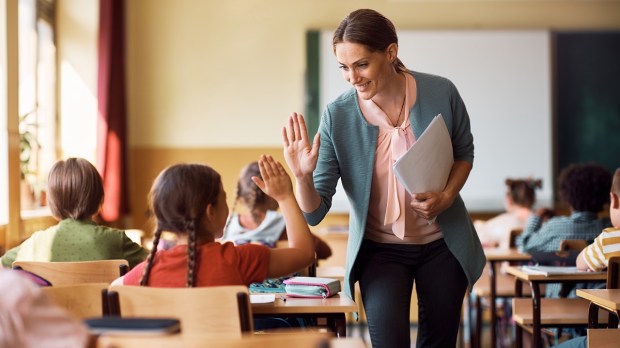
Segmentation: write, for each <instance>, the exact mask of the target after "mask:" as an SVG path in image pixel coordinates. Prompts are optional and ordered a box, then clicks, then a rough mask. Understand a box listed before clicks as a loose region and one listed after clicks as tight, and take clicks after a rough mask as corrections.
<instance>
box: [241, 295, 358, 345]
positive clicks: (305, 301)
mask: <svg viewBox="0 0 620 348" xmlns="http://www.w3.org/2000/svg"><path fill="white" fill-rule="evenodd" d="M285 296H286V295H285V294H276V299H275V301H274V302H272V303H252V315H253V316H254V317H258V318H260V317H284V318H286V317H310V318H326V319H327V325H328V326H329V327H330V328H331V329H333V330H334V332H335V333H336V336H337V337H346V334H347V324H346V319H345V313H349V312H357V311H358V307H357V304H356V303H355V302H353V300H351V299H350V298H349V297H348V296H347V295H346V294H345V293H344V292H340V293H338V294H337V295H335V296H332V297H328V298H325V299H323V298H296V297H285ZM283 298H285V299H286V301H284V300H283Z"/></svg>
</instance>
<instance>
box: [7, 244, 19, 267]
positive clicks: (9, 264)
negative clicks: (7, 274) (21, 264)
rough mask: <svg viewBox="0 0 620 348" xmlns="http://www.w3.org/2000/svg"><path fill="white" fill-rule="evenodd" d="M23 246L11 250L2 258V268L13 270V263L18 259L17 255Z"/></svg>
mask: <svg viewBox="0 0 620 348" xmlns="http://www.w3.org/2000/svg"><path fill="white" fill-rule="evenodd" d="M20 247H21V245H18V246H16V247H14V248H13V249H10V250H9V251H7V252H6V253H5V254H4V255H3V256H2V267H4V268H13V261H15V259H16V258H17V253H18V252H19V249H20Z"/></svg>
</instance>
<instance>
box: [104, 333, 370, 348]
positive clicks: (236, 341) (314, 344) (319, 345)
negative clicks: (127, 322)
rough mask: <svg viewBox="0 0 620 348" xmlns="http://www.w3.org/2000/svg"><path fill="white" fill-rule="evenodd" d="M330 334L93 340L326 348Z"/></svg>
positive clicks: (138, 346)
mask: <svg viewBox="0 0 620 348" xmlns="http://www.w3.org/2000/svg"><path fill="white" fill-rule="evenodd" d="M330 339H331V335H329V334H327V333H323V332H318V331H299V330H293V331H291V333H289V334H286V333H278V334H261V335H243V336H241V337H233V338H230V337H222V336H221V335H218V334H215V335H213V334H197V335H190V336H186V335H168V336H156V337H150V336H141V337H137V336H129V335H127V336H123V335H119V334H115V335H112V334H103V335H101V336H100V337H99V338H98V340H97V347H98V348H143V347H150V348H186V347H187V348H194V347H196V348H202V347H206V346H209V347H226V348H255V347H269V348H291V347H294V348H323V347H326V348H327V347H330V346H331V345H330ZM351 342H353V343H356V342H357V343H358V344H357V345H353V344H351V345H343V346H345V347H352V348H353V347H365V346H364V345H363V343H362V345H359V341H353V340H352V341H351Z"/></svg>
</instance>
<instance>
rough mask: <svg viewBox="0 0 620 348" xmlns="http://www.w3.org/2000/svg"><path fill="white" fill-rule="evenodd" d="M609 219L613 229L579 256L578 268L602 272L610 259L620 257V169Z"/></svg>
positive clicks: (604, 231) (614, 182) (613, 184)
mask: <svg viewBox="0 0 620 348" xmlns="http://www.w3.org/2000/svg"><path fill="white" fill-rule="evenodd" d="M609 200H610V203H609V218H610V219H611V224H612V225H613V227H609V228H606V229H604V230H603V232H601V234H599V235H598V237H596V239H595V240H594V242H593V243H592V244H590V245H588V246H587V247H586V248H585V249H583V250H582V251H581V253H579V256H577V268H579V269H580V270H583V271H602V270H604V269H605V268H607V266H608V263H609V258H610V257H612V256H620V168H618V169H616V172H615V173H614V178H613V181H612V184H611V191H610V192H609Z"/></svg>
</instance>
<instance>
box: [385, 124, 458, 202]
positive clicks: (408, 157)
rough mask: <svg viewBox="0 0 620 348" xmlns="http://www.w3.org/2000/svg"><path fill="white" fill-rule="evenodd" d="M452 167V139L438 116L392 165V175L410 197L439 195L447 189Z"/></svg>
mask: <svg viewBox="0 0 620 348" xmlns="http://www.w3.org/2000/svg"><path fill="white" fill-rule="evenodd" d="M453 164H454V156H453V153H452V140H451V139H450V134H449V133H448V127H446V123H445V121H444V120H443V117H442V116H441V114H439V115H437V116H435V118H433V120H432V121H431V123H430V124H429V125H428V127H426V130H424V133H422V135H421V136H420V138H418V139H417V140H416V142H415V143H414V144H413V146H411V148H410V149H409V150H407V152H406V153H405V154H404V155H402V156H401V158H399V159H398V160H397V161H396V163H394V175H396V177H397V178H398V180H399V181H400V183H401V184H402V185H403V186H404V187H405V189H406V190H407V192H409V193H410V194H415V193H423V192H441V191H443V189H444V188H445V187H446V183H447V182H448V177H449V176H450V171H451V170H452V165H453Z"/></svg>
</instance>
